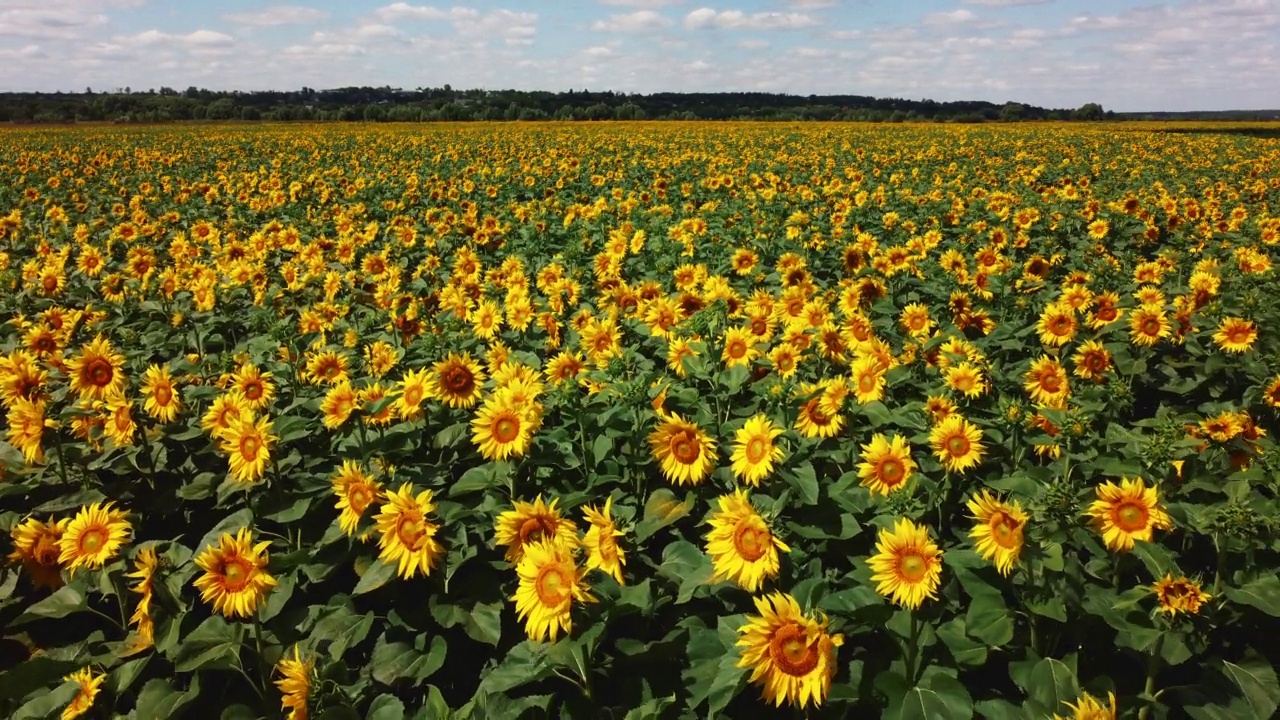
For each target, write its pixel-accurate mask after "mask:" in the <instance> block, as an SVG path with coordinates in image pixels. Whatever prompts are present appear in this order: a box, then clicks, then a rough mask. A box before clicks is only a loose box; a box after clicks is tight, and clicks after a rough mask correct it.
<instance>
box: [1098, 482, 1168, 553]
mask: <svg viewBox="0 0 1280 720" xmlns="http://www.w3.org/2000/svg"><path fill="white" fill-rule="evenodd" d="M1095 491H1096V493H1097V496H1098V499H1097V500H1094V501H1093V504H1091V505H1090V506H1089V509H1088V510H1087V511H1086V514H1087V515H1089V517H1091V518H1092V519H1093V525H1094V527H1095V528H1097V530H1098V532H1100V533H1102V540H1103V542H1105V543H1106V545H1107V549H1109V550H1112V551H1114V552H1128V551H1130V550H1132V549H1133V544H1134V541H1137V540H1141V541H1143V542H1151V537H1152V533H1153V531H1154V530H1156V529H1160V530H1169V529H1171V528H1172V527H1173V523H1172V522H1171V521H1170V519H1169V515H1168V514H1166V513H1165V511H1164V508H1162V507H1160V496H1159V493H1158V492H1157V490H1156V488H1155V487H1154V486H1152V487H1147V486H1146V483H1145V482H1143V480H1142V478H1134V479H1133V480H1130V479H1128V478H1121V479H1120V484H1119V485H1116V484H1115V483H1113V482H1111V481H1109V480H1108V481H1107V482H1105V483H1103V484H1101V485H1099V486H1098V487H1097V488H1095Z"/></svg>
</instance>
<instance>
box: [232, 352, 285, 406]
mask: <svg viewBox="0 0 1280 720" xmlns="http://www.w3.org/2000/svg"><path fill="white" fill-rule="evenodd" d="M231 382H232V386H233V387H234V388H235V389H237V390H239V391H240V394H241V395H242V396H244V400H245V403H246V404H247V405H248V406H249V409H250V410H253V411H255V412H261V411H262V410H265V409H266V408H267V407H268V406H269V405H271V400H272V399H273V398H274V397H275V396H276V386H275V383H273V382H272V381H271V373H269V372H262V371H261V370H259V369H258V367H257V366H256V365H253V364H252V363H245V364H244V365H241V366H240V370H239V371H238V372H236V374H235V375H233V376H232V378H231Z"/></svg>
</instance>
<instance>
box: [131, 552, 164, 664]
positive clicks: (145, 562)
mask: <svg viewBox="0 0 1280 720" xmlns="http://www.w3.org/2000/svg"><path fill="white" fill-rule="evenodd" d="M159 564H160V560H159V558H157V557H156V548H155V546H154V545H148V546H146V547H144V548H142V549H141V550H139V551H138V556H137V557H136V558H134V561H133V572H131V573H127V574H126V575H125V577H127V578H131V579H133V580H137V581H138V584H136V585H133V586H131V587H130V588H129V591H130V592H134V593H137V594H138V595H140V596H141V597H139V598H138V606H137V607H136V608H134V610H133V615H131V616H130V617H129V624H130V625H132V626H133V627H134V628H135V631H136V632H137V633H138V637H137V639H136V640H135V641H134V642H133V643H131V644H130V646H129V648H128V650H129V652H130V653H136V652H140V651H142V650H146V649H147V648H149V647H151V646H152V645H154V644H155V637H156V635H155V632H156V629H155V622H154V621H153V620H152V619H151V598H152V592H153V587H152V584H153V583H154V581H155V575H156V568H157V567H158V566H159Z"/></svg>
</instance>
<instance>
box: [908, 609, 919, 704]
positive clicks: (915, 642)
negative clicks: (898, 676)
mask: <svg viewBox="0 0 1280 720" xmlns="http://www.w3.org/2000/svg"><path fill="white" fill-rule="evenodd" d="M910 612H911V638H910V639H909V640H907V660H906V662H907V682H908V683H909V684H910V685H912V686H914V685H915V684H916V669H917V668H916V664H917V662H918V660H919V657H918V656H919V653H920V617H919V616H918V615H916V613H915V612H914V611H910Z"/></svg>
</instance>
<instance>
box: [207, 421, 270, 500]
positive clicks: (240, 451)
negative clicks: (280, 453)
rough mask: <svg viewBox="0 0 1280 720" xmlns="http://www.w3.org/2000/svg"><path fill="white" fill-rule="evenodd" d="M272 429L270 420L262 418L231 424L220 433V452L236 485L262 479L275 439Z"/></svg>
mask: <svg viewBox="0 0 1280 720" xmlns="http://www.w3.org/2000/svg"><path fill="white" fill-rule="evenodd" d="M271 429H272V428H271V421H270V420H269V419H267V417H266V416H265V415H264V416H262V417H260V418H258V419H257V420H253V419H252V416H250V417H249V418H245V419H240V420H237V421H236V422H233V423H231V425H230V427H228V428H227V429H226V430H225V431H224V432H223V433H222V435H221V440H222V452H224V453H226V454H227V458H228V461H229V462H230V465H231V476H232V477H233V478H235V480H236V482H242V483H252V482H257V481H258V480H260V479H261V478H262V475H263V473H264V472H265V471H266V468H267V463H268V462H270V460H271V449H272V448H273V447H275V444H276V440H277V438H276V436H275V435H273V434H272V433H271Z"/></svg>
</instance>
